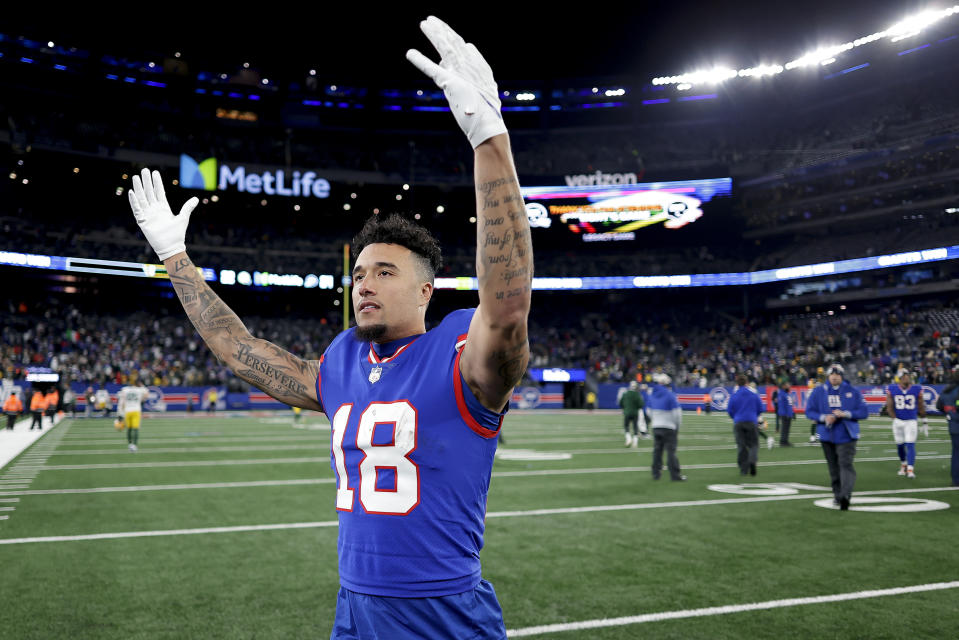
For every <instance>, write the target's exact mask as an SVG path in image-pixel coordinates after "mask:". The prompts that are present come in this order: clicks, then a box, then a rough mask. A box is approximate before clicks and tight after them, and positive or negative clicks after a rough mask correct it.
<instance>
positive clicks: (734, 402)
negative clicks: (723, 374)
mask: <svg viewBox="0 0 959 640" xmlns="http://www.w3.org/2000/svg"><path fill="white" fill-rule="evenodd" d="M746 382H747V381H746V376H744V375H742V374H739V375H737V376H736V384H737V385H738V386H739V389H737V390H736V393H734V394H733V395H732V397H731V398H730V399H729V406H728V407H727V409H726V413H728V414H729V417H730V418H732V419H733V435H734V436H735V437H736V464H738V465H739V473H740V475H746V474H749V475H752V476H754V475H756V463H757V462H758V461H759V418H760V416H762V414H763V411H764V410H765V407H763V401H762V400H760V399H759V394H758V393H756V392H755V391H753V390H752V389H750V388H749V387H748V386H746Z"/></svg>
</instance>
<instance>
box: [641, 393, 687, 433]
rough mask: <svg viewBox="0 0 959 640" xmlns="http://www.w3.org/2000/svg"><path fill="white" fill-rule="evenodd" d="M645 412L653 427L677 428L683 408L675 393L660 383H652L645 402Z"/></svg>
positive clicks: (681, 417)
mask: <svg viewBox="0 0 959 640" xmlns="http://www.w3.org/2000/svg"><path fill="white" fill-rule="evenodd" d="M646 413H647V414H648V415H649V422H650V424H651V426H652V428H653V429H679V426H680V425H681V424H682V421H683V410H682V408H681V407H680V406H679V400H677V399H676V395H675V394H674V393H673V392H672V391H670V390H669V389H667V388H666V387H664V386H663V385H661V384H655V385H653V388H652V390H650V392H649V397H648V399H647V402H646Z"/></svg>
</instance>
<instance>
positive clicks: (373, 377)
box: [370, 367, 383, 383]
mask: <svg viewBox="0 0 959 640" xmlns="http://www.w3.org/2000/svg"><path fill="white" fill-rule="evenodd" d="M381 373H383V367H373V370H372V371H370V383H373V382H376V381H377V380H379V379H380V374H381Z"/></svg>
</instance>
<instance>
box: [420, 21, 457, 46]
mask: <svg viewBox="0 0 959 640" xmlns="http://www.w3.org/2000/svg"><path fill="white" fill-rule="evenodd" d="M427 20H429V21H430V22H432V23H433V27H434V28H435V30H436V32H437V33H440V34H442V36H443V39H444V40H445V42H446V44H447V46H449V47H450V48H452V49H461V48H462V47H464V46H465V45H466V41H465V40H463V38H462V36H460V34H458V33H456V32H455V31H453V27H451V26H449V25H448V24H446V23H445V22H443V21H442V20H440V19H439V18H437V17H436V16H430V17H428V18H427Z"/></svg>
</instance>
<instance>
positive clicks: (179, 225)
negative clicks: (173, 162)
mask: <svg viewBox="0 0 959 640" xmlns="http://www.w3.org/2000/svg"><path fill="white" fill-rule="evenodd" d="M140 175H141V176H142V177H143V179H142V181H141V179H140V176H133V188H132V189H130V191H129V194H130V207H131V208H132V209H133V216H134V217H135V218H136V219H137V224H138V225H140V230H141V231H143V235H145V236H146V238H147V241H148V242H149V243H150V246H151V247H153V250H154V251H156V252H157V256H159V258H160V260H166V259H167V258H169V257H170V256H174V255H176V254H178V253H181V252H183V251H186V243H185V238H186V227H187V225H188V224H190V214H191V213H192V212H193V209H194V208H195V207H196V205H197V204H199V202H200V199H199V198H196V197H193V198H190V199H189V200H187V201H186V202H185V203H184V204H183V207H182V208H181V209H180V215H178V216H174V215H173V211H172V210H171V209H170V205H169V204H167V201H166V193H165V192H164V191H163V180H161V179H160V172H159V171H154V172H153V175H152V177H151V175H150V170H149V169H144V170H143V171H142V172H141V174H140Z"/></svg>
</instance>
